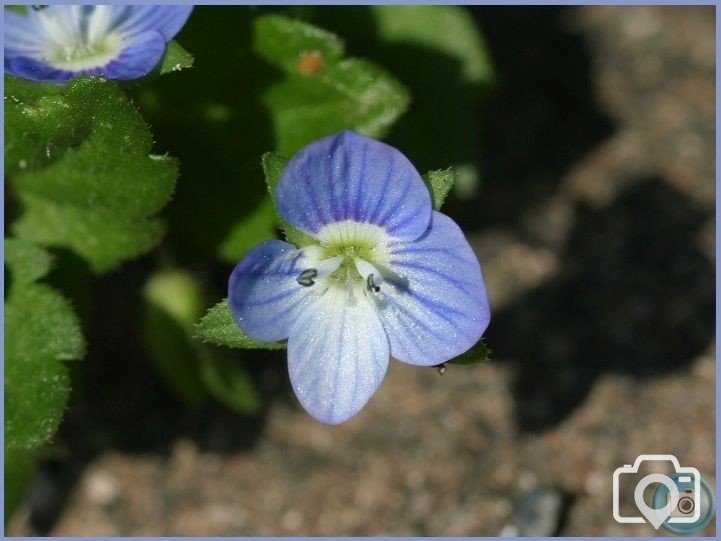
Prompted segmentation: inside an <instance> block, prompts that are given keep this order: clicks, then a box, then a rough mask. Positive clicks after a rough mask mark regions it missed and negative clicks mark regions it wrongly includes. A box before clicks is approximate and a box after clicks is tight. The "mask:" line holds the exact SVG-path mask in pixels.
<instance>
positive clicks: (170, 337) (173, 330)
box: [144, 270, 206, 404]
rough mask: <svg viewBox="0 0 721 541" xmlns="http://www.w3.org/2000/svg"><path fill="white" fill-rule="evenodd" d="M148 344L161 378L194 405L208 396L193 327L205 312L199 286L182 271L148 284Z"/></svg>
mask: <svg viewBox="0 0 721 541" xmlns="http://www.w3.org/2000/svg"><path fill="white" fill-rule="evenodd" d="M144 298H145V323H144V331H145V332H144V335H145V341H146V343H147V344H148V346H149V351H150V354H151V355H150V357H151V359H152V360H153V362H154V363H155V367H156V368H157V370H158V372H159V373H160V375H161V376H162V377H163V379H164V380H165V381H166V382H167V383H168V385H170V386H171V387H172V388H173V389H174V390H175V392H176V393H177V394H178V395H179V396H180V397H182V398H183V399H184V400H185V401H186V402H188V403H190V404H199V403H200V402H201V401H202V400H203V398H205V396H206V392H205V388H204V387H203V385H202V383H201V381H200V379H199V378H198V361H197V354H198V352H197V348H196V347H195V343H194V342H193V341H192V338H191V333H192V330H193V324H194V323H195V321H197V319H198V316H199V315H200V314H201V313H202V311H203V301H202V293H201V291H200V288H199V287H198V285H197V283H196V282H195V281H194V280H193V279H192V278H191V277H190V275H188V274H187V273H185V272H183V271H180V270H164V271H159V272H157V273H156V274H154V275H153V276H152V277H151V278H150V280H148V282H147V283H146V284H145V288H144Z"/></svg>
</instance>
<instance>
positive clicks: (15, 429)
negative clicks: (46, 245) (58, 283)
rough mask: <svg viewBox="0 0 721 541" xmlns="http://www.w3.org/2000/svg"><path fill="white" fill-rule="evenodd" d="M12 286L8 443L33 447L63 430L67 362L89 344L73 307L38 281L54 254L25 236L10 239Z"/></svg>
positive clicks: (7, 324)
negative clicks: (61, 425) (59, 426)
mask: <svg viewBox="0 0 721 541" xmlns="http://www.w3.org/2000/svg"><path fill="white" fill-rule="evenodd" d="M5 264H6V265H7V267H8V270H9V272H10V280H11V283H10V288H9V291H8V295H7V299H6V302H5V446H6V449H31V448H33V447H37V446H38V445H40V444H42V443H43V442H45V441H46V440H47V439H48V438H49V437H50V436H52V434H53V433H54V432H55V430H56V429H57V426H58V424H59V422H60V419H61V417H62V414H63V410H64V409H65V405H66V403H67V399H68V395H69V393H70V380H69V376H68V371H67V367H66V366H65V364H64V362H63V361H69V360H73V359H79V358H80V357H82V356H83V354H84V351H85V343H84V340H83V336H82V334H81V331H80V324H79V322H78V319H77V317H76V316H75V313H74V312H73V309H72V307H71V306H70V304H69V303H68V301H67V300H65V299H64V298H63V297H62V295H60V294H59V293H58V292H57V291H55V290H54V289H52V288H51V287H49V286H48V285H46V284H42V283H38V282H37V280H39V279H40V278H42V277H43V276H45V275H46V273H47V272H48V270H49V268H50V259H49V257H48V255H47V253H45V252H44V251H43V250H41V249H40V248H38V247H36V246H33V245H32V244H30V243H28V242H27V241H24V240H20V239H6V240H5Z"/></svg>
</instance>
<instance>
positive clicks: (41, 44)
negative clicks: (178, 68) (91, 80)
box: [5, 6, 193, 83]
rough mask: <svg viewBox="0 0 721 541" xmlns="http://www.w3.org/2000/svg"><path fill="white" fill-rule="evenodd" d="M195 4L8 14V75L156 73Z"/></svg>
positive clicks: (48, 78) (55, 78)
mask: <svg viewBox="0 0 721 541" xmlns="http://www.w3.org/2000/svg"><path fill="white" fill-rule="evenodd" d="M192 9H193V7H192V6H37V7H36V6H33V7H29V8H28V9H27V12H26V13H15V12H12V11H7V10H6V11H5V73H6V74H8V75H15V76H17V77H22V78H24V79H30V80H33V81H44V82H55V83H64V82H66V81H68V80H70V79H72V78H73V77H77V76H79V75H101V76H103V77H107V78H108V79H122V80H125V79H137V78H138V77H142V76H143V75H146V74H147V73H148V72H150V71H151V70H152V69H153V68H154V67H155V66H156V65H157V64H158V62H160V59H161V58H162V57H163V54H164V53H165V47H166V45H167V43H168V41H170V40H171V39H172V38H173V36H175V34H177V33H178V32H179V31H180V29H181V28H182V27H183V25H184V24H185V21H187V20H188V17H189V16H190V12H191V11H192Z"/></svg>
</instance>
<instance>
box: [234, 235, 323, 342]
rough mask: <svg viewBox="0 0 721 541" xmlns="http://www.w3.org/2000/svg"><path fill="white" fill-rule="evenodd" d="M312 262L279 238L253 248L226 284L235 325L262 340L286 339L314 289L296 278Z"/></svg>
mask: <svg viewBox="0 0 721 541" xmlns="http://www.w3.org/2000/svg"><path fill="white" fill-rule="evenodd" d="M315 264H316V262H315V261H312V260H311V258H310V257H309V256H308V255H307V252H303V251H301V250H298V249H296V248H295V246H293V245H292V244H288V243H287V242H283V241H280V240H269V241H265V242H263V243H262V244H259V245H258V246H256V247H255V248H253V250H251V251H250V252H249V253H248V254H247V255H246V256H245V257H244V258H243V259H242V261H240V263H238V264H237V265H236V266H235V269H234V270H233V273H232V274H231V275H230V281H229V284H228V302H229V304H230V310H231V312H232V313H233V318H234V319H235V322H236V323H237V324H238V326H239V327H240V328H241V329H243V331H244V332H245V333H246V334H247V335H248V336H250V337H251V338H253V339H255V340H261V341H263V342H276V341H278V340H284V339H285V338H288V335H289V334H290V329H291V326H292V325H293V323H294V322H295V321H296V320H297V318H298V316H299V314H300V313H301V312H303V311H306V310H307V304H308V302H309V301H310V300H311V299H312V298H314V296H315V291H316V290H315V289H314V288H310V287H304V286H302V285H301V284H299V283H298V281H297V279H298V277H299V276H300V274H301V273H302V272H303V271H304V270H306V269H308V268H311V267H313V266H314V265H315Z"/></svg>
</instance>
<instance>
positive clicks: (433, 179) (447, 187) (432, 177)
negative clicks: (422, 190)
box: [423, 167, 456, 210]
mask: <svg viewBox="0 0 721 541" xmlns="http://www.w3.org/2000/svg"><path fill="white" fill-rule="evenodd" d="M423 180H424V181H425V183H426V186H428V191H430V192H431V200H432V201H433V208H434V209H436V210H441V207H442V206H443V202H444V201H445V200H446V196H447V195H448V192H450V191H451V188H453V184H454V183H455V181H456V174H455V172H454V171H453V169H451V168H450V167H449V168H448V169H439V170H437V171H428V172H427V173H426V174H425V175H423Z"/></svg>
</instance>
